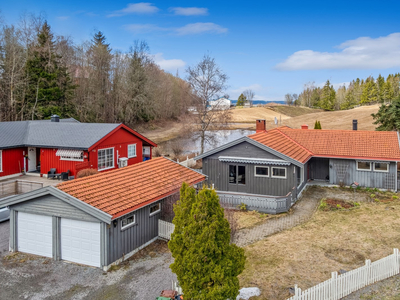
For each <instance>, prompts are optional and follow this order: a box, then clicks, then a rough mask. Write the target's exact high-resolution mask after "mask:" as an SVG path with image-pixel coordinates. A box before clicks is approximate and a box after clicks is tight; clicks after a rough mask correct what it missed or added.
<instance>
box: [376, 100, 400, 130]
mask: <svg viewBox="0 0 400 300" xmlns="http://www.w3.org/2000/svg"><path fill="white" fill-rule="evenodd" d="M372 117H373V118H374V120H375V122H374V124H376V125H379V126H378V127H377V128H376V130H378V131H392V130H397V131H399V130H400V96H399V97H397V98H396V99H395V100H393V101H392V103H390V104H382V105H381V106H380V108H379V110H378V112H377V113H376V114H372Z"/></svg>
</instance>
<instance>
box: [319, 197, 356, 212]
mask: <svg viewBox="0 0 400 300" xmlns="http://www.w3.org/2000/svg"><path fill="white" fill-rule="evenodd" d="M358 206H360V204H359V203H358V202H355V203H352V202H347V201H344V200H341V199H322V200H321V204H320V205H319V209H320V210H323V211H329V210H338V209H350V208H353V207H358Z"/></svg>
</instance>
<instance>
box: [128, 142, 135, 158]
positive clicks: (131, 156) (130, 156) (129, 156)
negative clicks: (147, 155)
mask: <svg viewBox="0 0 400 300" xmlns="http://www.w3.org/2000/svg"><path fill="white" fill-rule="evenodd" d="M132 146H134V147H135V155H129V147H132ZM136 150H137V147H136V144H130V145H128V158H133V157H137V152H136Z"/></svg>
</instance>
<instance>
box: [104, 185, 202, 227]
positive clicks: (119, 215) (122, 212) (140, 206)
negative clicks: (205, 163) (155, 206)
mask: <svg viewBox="0 0 400 300" xmlns="http://www.w3.org/2000/svg"><path fill="white" fill-rule="evenodd" d="M204 180H205V177H204V178H203V179H199V180H196V181H194V182H192V183H190V185H193V184H196V183H199V182H202V181H204ZM179 190H180V188H178V189H175V190H173V191H171V192H169V193H166V194H163V195H161V196H159V197H157V198H154V199H151V200H148V201H146V202H143V203H140V204H138V205H136V206H134V207H131V208H128V209H125V210H123V211H121V212H119V213H117V214H115V215H113V216H112V219H111V220H114V219H117V218H119V217H121V216H123V215H126V214H128V213H130V212H132V211H134V210H138V209H139V208H142V207H144V206H146V205H148V204H151V203H153V202H157V201H158V200H161V199H163V198H165V197H168V196H171V195H172V194H175V193H176V192H178V191H179Z"/></svg>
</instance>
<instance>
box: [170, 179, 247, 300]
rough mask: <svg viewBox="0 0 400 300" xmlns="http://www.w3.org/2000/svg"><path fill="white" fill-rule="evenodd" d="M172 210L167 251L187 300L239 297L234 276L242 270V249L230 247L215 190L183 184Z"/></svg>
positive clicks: (227, 226) (219, 299)
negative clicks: (172, 230) (171, 230)
mask: <svg viewBox="0 0 400 300" xmlns="http://www.w3.org/2000/svg"><path fill="white" fill-rule="evenodd" d="M180 193H181V197H180V200H179V201H178V203H177V205H176V206H175V207H174V212H175V218H174V220H173V223H174V224H175V230H174V232H173V234H172V235H171V240H170V241H169V243H168V247H169V248H170V250H171V252H172V256H173V257H174V259H175V261H174V262H173V263H172V264H171V266H170V267H171V270H172V271H173V272H174V273H176V275H177V277H178V280H179V283H180V285H181V287H182V289H183V292H184V294H185V298H187V299H199V300H208V299H215V300H226V299H235V298H236V296H237V295H238V293H239V280H238V278H237V276H238V275H239V274H240V273H241V272H242V271H243V270H244V264H245V255H244V251H243V249H241V248H239V247H237V246H236V245H234V244H230V229H229V223H228V221H227V220H226V219H225V218H224V211H223V209H222V208H221V206H220V204H219V199H218V195H217V193H216V192H215V190H212V189H208V188H207V187H203V189H202V190H201V191H200V192H199V193H198V194H197V195H196V194H195V190H194V188H192V187H190V186H188V185H187V184H185V183H184V184H183V185H182V187H181V190H180Z"/></svg>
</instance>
